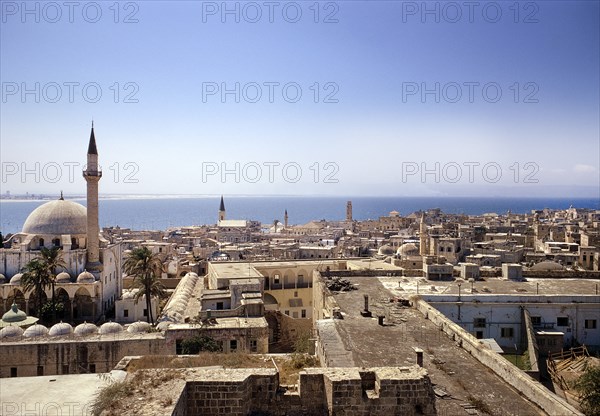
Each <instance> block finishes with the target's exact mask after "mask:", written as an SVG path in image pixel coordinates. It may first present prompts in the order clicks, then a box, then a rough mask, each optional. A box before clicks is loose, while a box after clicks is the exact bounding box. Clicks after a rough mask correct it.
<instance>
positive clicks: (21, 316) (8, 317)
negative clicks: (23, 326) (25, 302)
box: [2, 303, 27, 323]
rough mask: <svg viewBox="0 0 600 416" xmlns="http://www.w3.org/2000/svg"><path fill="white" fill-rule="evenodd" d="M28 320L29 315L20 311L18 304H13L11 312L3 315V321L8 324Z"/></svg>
mask: <svg viewBox="0 0 600 416" xmlns="http://www.w3.org/2000/svg"><path fill="white" fill-rule="evenodd" d="M25 319H27V314H26V313H25V312H23V311H22V310H20V309H19V307H18V306H17V304H16V303H13V304H12V306H11V308H10V310H9V311H8V312H6V313H5V314H4V315H2V321H4V322H8V323H15V322H22V321H24V320H25Z"/></svg>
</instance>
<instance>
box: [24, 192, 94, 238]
mask: <svg viewBox="0 0 600 416" xmlns="http://www.w3.org/2000/svg"><path fill="white" fill-rule="evenodd" d="M23 232H24V233H27V234H50V235H62V234H71V235H77V234H86V232H87V209H86V208H85V207H84V206H83V205H81V204H78V203H77V202H73V201H65V200H64V199H58V200H56V201H50V202H46V203H45V204H43V205H40V206H39V207H37V208H36V209H34V210H33V211H32V212H31V214H29V216H28V217H27V219H26V220H25V224H24V225H23Z"/></svg>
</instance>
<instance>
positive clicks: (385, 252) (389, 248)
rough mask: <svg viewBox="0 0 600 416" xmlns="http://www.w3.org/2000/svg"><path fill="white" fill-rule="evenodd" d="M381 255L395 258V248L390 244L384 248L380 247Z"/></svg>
mask: <svg viewBox="0 0 600 416" xmlns="http://www.w3.org/2000/svg"><path fill="white" fill-rule="evenodd" d="M379 254H380V255H383V256H393V255H394V248H393V247H392V246H390V245H389V244H384V245H383V246H381V247H379Z"/></svg>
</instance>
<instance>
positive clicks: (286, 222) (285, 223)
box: [283, 209, 288, 228]
mask: <svg viewBox="0 0 600 416" xmlns="http://www.w3.org/2000/svg"><path fill="white" fill-rule="evenodd" d="M283 226H284V227H285V228H288V214H287V209H286V210H285V214H283Z"/></svg>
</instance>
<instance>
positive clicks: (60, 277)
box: [0, 270, 96, 285]
mask: <svg viewBox="0 0 600 416" xmlns="http://www.w3.org/2000/svg"><path fill="white" fill-rule="evenodd" d="M22 278H23V273H17V274H15V275H14V276H13V277H11V278H10V281H9V282H8V283H9V284H11V285H20V284H21V279H22ZM95 281H96V278H95V277H94V275H93V274H91V273H90V272H88V271H87V270H84V271H83V272H81V273H79V276H77V283H94V282H95ZM3 283H6V277H5V276H4V275H3V274H0V284H3ZM56 283H71V275H70V274H69V273H67V272H60V273H59V274H57V275H56Z"/></svg>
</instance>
